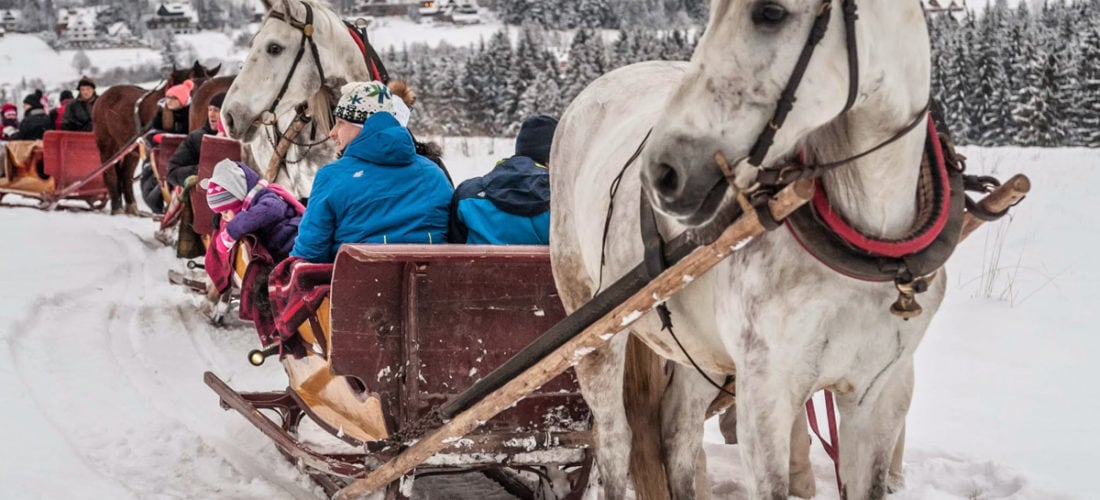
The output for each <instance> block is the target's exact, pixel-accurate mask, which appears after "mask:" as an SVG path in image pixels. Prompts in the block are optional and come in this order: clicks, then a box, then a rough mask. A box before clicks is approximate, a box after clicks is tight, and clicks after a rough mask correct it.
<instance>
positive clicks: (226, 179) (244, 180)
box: [199, 160, 305, 262]
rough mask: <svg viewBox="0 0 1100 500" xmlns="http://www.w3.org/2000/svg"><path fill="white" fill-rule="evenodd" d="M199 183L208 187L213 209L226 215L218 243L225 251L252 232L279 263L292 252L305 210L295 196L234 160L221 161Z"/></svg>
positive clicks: (207, 195) (207, 194) (208, 199)
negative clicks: (207, 176) (208, 175)
mask: <svg viewBox="0 0 1100 500" xmlns="http://www.w3.org/2000/svg"><path fill="white" fill-rule="evenodd" d="M199 186H200V187H202V188H203V189H205V190H206V201H207V203H208V204H209V205H210V209H211V210H213V211H214V213H219V214H222V226H223V228H224V229H223V230H222V231H221V232H220V233H219V241H218V242H216V243H217V244H219V245H221V246H222V247H223V249H224V250H226V251H228V249H230V248H232V247H233V245H234V244H235V243H236V242H237V241H238V240H240V239H241V238H243V237H244V236H245V235H249V234H252V235H255V236H256V239H257V240H258V241H259V243H260V244H261V245H263V246H264V248H266V249H267V251H268V253H270V254H271V256H272V257H273V258H274V259H275V261H276V262H278V261H281V260H284V259H286V258H287V256H289V255H290V250H291V249H292V248H293V247H294V238H295V237H297V236H298V224H299V223H300V222H301V221H302V212H303V211H304V210H305V207H303V206H302V205H301V203H299V202H298V200H297V199H295V198H294V195H292V194H290V192H288V191H287V190H286V189H283V187H282V186H280V185H278V184H270V183H268V182H267V181H265V180H262V179H260V176H259V174H257V173H255V172H253V171H252V169H250V168H248V167H245V166H243V165H241V164H239V163H237V162H234V161H231V160H222V161H220V162H218V164H217V165H215V166H214V173H213V175H211V176H210V178H209V179H203V181H202V182H201V183H200V184H199Z"/></svg>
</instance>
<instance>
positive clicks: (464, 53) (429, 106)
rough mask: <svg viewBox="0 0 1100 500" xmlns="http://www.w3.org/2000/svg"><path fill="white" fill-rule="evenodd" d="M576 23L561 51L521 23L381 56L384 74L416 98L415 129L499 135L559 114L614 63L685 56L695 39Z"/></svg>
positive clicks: (547, 34) (681, 32) (542, 32)
mask: <svg viewBox="0 0 1100 500" xmlns="http://www.w3.org/2000/svg"><path fill="white" fill-rule="evenodd" d="M606 33H607V32H605V31H602V30H594V29H590V28H582V29H579V30H577V31H576V34H575V35H574V36H573V38H572V42H571V43H569V46H568V47H569V48H568V51H567V52H566V51H565V50H560V51H559V50H555V49H554V46H553V44H551V43H550V39H552V38H554V36H553V35H554V33H553V32H549V31H546V30H543V29H541V28H537V27H533V26H527V27H524V28H521V29H519V31H518V34H517V36H516V37H515V38H516V39H517V40H516V42H515V43H513V41H512V38H513V37H512V36H511V35H510V34H509V32H508V30H507V29H505V30H502V31H500V32H498V33H497V34H495V35H493V36H492V37H491V38H490V39H489V40H487V41H483V42H482V43H480V44H479V45H478V46H477V47H474V48H472V49H460V48H455V47H449V46H440V47H435V48H428V47H426V46H414V47H408V48H406V49H405V50H402V51H388V52H387V53H385V54H383V58H384V59H385V61H386V64H387V65H388V69H389V71H390V74H391V75H393V76H394V77H397V78H402V79H405V80H408V81H409V82H410V83H412V84H413V86H414V88H415V89H417V92H418V93H419V95H420V99H419V101H418V103H417V106H416V109H417V111H416V118H415V120H416V122H415V125H414V128H415V129H416V130H417V131H422V132H427V133H430V134H442V135H466V136H468V135H484V136H507V135H513V134H515V132H516V130H515V128H516V127H518V126H519V123H520V122H521V121H522V120H523V117H526V116H530V115H532V114H535V113H545V114H550V115H560V114H561V112H562V111H564V109H565V106H567V105H568V104H569V102H570V101H572V100H573V98H574V97H576V96H577V94H579V93H580V92H581V90H583V89H584V88H585V87H586V86H587V85H588V84H589V83H591V82H592V80H595V79H596V78H597V77H599V76H600V75H602V74H604V73H606V72H608V71H610V70H612V69H615V68H617V67H620V66H625V65H627V64H631V63H635V62H638V61H646V60H651V59H669V60H687V59H688V58H689V57H691V52H692V51H693V50H694V47H695V42H696V38H695V36H694V35H692V34H691V32H690V31H687V30H670V31H663V32H659V33H658V32H654V31H651V30H641V29H627V30H621V31H619V32H618V35H617V36H616V37H614V38H613V40H612V41H610V42H608V41H607V40H606V38H605V36H604V35H605V34H606Z"/></svg>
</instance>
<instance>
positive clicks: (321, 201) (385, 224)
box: [291, 113, 453, 263]
mask: <svg viewBox="0 0 1100 500" xmlns="http://www.w3.org/2000/svg"><path fill="white" fill-rule="evenodd" d="M452 194H453V188H452V187H451V184H450V182H449V181H448V180H447V176H446V175H445V174H444V173H443V171H442V170H440V168H439V167H438V166H436V164H435V163H432V161H431V160H429V159H427V158H424V157H423V156H418V155H417V154H416V147H415V145H414V144H413V140H412V136H411V135H409V131H408V130H406V129H405V128H404V127H402V126H401V125H400V124H399V123H397V119H395V118H394V117H393V115H391V114H389V113H376V114H374V115H373V116H371V117H370V118H368V119H367V121H366V123H364V124H363V130H362V131H360V132H359V135H358V136H356V137H355V139H352V141H351V143H350V144H348V146H347V148H346V149H345V150H344V154H343V157H341V158H340V159H339V160H337V161H335V162H333V163H330V164H328V165H325V166H324V167H322V168H321V169H320V170H319V171H317V177H315V178H314V180H313V190H312V192H311V194H310V198H309V205H308V206H307V207H306V213H305V216H304V217H303V218H302V223H301V225H300V226H299V228H298V238H297V240H295V242H294V250H293V251H292V252H291V255H292V256H295V257H302V258H304V259H306V260H308V261H310V262H319V263H320V262H333V261H334V260H335V259H336V252H337V251H338V250H339V249H340V246H341V245H343V244H345V243H446V242H447V239H446V232H447V216H448V213H447V211H448V205H449V203H450V201H451V195H452Z"/></svg>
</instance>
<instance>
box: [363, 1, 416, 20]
mask: <svg viewBox="0 0 1100 500" xmlns="http://www.w3.org/2000/svg"><path fill="white" fill-rule="evenodd" d="M419 6H420V2H418V1H416V0H358V1H356V2H355V4H354V5H353V6H352V13H353V14H355V15H367V16H379V17H381V16H405V15H408V14H409V13H410V12H412V11H413V10H415V9H416V8H417V7H419Z"/></svg>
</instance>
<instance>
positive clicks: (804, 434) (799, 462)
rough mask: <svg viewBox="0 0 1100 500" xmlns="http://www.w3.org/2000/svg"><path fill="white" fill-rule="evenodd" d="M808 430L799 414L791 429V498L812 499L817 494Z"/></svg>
mask: <svg viewBox="0 0 1100 500" xmlns="http://www.w3.org/2000/svg"><path fill="white" fill-rule="evenodd" d="M810 444H811V441H810V430H809V427H808V425H807V424H806V418H805V415H804V414H802V413H800V414H799V416H797V417H795V419H794V427H792V428H791V492H790V494H791V496H793V497H798V498H813V497H814V495H816V494H817V485H816V484H815V480H814V469H813V466H812V465H810Z"/></svg>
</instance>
